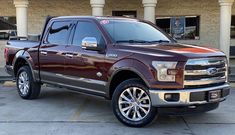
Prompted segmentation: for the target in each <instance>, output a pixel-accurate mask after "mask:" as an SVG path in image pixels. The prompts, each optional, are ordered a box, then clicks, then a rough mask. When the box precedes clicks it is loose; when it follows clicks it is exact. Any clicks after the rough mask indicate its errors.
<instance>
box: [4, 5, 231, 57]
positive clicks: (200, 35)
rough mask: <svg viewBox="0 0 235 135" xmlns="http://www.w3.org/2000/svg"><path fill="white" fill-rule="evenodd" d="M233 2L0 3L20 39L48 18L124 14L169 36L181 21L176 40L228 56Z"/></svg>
mask: <svg viewBox="0 0 235 135" xmlns="http://www.w3.org/2000/svg"><path fill="white" fill-rule="evenodd" d="M233 2H234V0H0V9H1V12H0V17H10V18H11V17H13V18H14V17H15V18H16V24H17V30H18V35H19V36H27V35H28V34H37V33H40V32H41V30H42V26H43V23H44V20H45V18H46V16H47V15H51V16H63V15H98V16H100V15H116V16H121V15H126V16H131V17H136V18H140V19H146V20H149V21H152V22H153V23H156V25H158V26H159V27H161V28H163V29H164V30H165V31H166V32H168V33H169V34H172V33H171V31H172V20H174V19H179V18H180V19H182V20H183V21H182V22H183V23H184V28H185V29H184V36H181V37H178V41H179V42H183V43H191V44H198V45H203V46H209V47H216V48H220V49H221V50H223V51H224V52H226V54H227V55H229V48H230V46H233V45H234V46H235V7H234V6H233ZM233 15H234V16H233ZM13 20H14V19H13ZM231 22H232V23H231ZM230 31H231V32H230ZM234 51H235V50H234ZM232 52H233V51H232Z"/></svg>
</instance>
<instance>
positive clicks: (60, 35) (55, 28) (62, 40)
mask: <svg viewBox="0 0 235 135" xmlns="http://www.w3.org/2000/svg"><path fill="white" fill-rule="evenodd" d="M70 26H71V22H54V23H53V24H52V27H51V29H50V31H49V35H48V38H47V41H48V43H50V44H60V45H66V44H67V38H68V36H69V27H70Z"/></svg>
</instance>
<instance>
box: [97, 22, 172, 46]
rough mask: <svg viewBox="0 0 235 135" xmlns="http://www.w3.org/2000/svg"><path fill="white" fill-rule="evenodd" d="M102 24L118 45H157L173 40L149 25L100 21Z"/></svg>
mask: <svg viewBox="0 0 235 135" xmlns="http://www.w3.org/2000/svg"><path fill="white" fill-rule="evenodd" d="M100 24H101V25H102V26H103V28H104V29H105V30H106V31H107V32H108V34H109V35H110V37H111V38H112V40H113V41H114V42H116V43H124V42H128V43H155V42H159V43H161V42H170V41H171V40H170V39H169V38H168V37H167V36H166V35H164V34H163V33H162V32H161V31H159V30H158V29H156V28H155V27H153V26H151V25H150V24H148V23H144V22H139V21H133V20H115V19H114V20H100Z"/></svg>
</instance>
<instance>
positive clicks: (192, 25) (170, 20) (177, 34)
mask: <svg viewBox="0 0 235 135" xmlns="http://www.w3.org/2000/svg"><path fill="white" fill-rule="evenodd" d="M156 24H157V26H158V27H160V28H161V29H163V30H164V31H165V32H166V33H168V34H169V35H171V36H172V37H174V38H175V39H179V40H180V39H182V40H197V39H199V38H200V36H199V29H200V17H199V16H181V17H157V19H156Z"/></svg>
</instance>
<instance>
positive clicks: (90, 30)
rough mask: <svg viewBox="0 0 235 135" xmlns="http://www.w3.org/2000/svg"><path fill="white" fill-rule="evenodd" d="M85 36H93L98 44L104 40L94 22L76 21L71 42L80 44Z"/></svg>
mask: <svg viewBox="0 0 235 135" xmlns="http://www.w3.org/2000/svg"><path fill="white" fill-rule="evenodd" d="M85 37H95V38H96V40H97V42H98V45H101V44H103V42H104V40H103V38H102V34H101V33H100V31H99V30H98V28H97V26H96V25H95V24H94V23H92V22H78V24H77V27H76V30H75V33H74V38H73V42H72V44H73V45H76V46H81V44H82V40H83V39H84V38H85Z"/></svg>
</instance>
